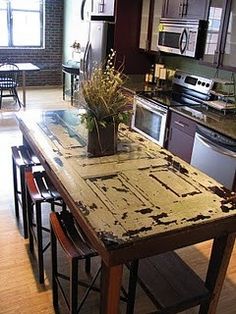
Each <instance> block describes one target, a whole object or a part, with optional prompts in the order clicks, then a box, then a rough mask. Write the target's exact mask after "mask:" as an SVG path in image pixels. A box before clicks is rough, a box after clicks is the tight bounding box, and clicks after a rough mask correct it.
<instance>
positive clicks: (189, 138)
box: [167, 112, 196, 163]
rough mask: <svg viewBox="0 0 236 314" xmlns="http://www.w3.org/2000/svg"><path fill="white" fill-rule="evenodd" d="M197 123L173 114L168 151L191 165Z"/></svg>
mask: <svg viewBox="0 0 236 314" xmlns="http://www.w3.org/2000/svg"><path fill="white" fill-rule="evenodd" d="M195 130H196V123H195V122H194V121H192V120H190V119H188V118H186V117H184V116H181V115H179V114H177V113H175V112H171V118H170V127H169V138H168V147H167V149H168V150H169V151H170V152H171V153H173V154H174V155H176V156H178V157H180V158H181V159H183V160H185V161H187V162H188V163H190V161H191V156H192V149H193V142H194V135H195Z"/></svg>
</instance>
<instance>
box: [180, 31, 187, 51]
mask: <svg viewBox="0 0 236 314" xmlns="http://www.w3.org/2000/svg"><path fill="white" fill-rule="evenodd" d="M184 38H185V39H186V42H185V45H184V46H183V41H184ZM187 45H188V32H187V30H186V28H184V29H183V31H182V33H181V35H180V37H179V51H180V54H181V55H182V54H183V53H184V52H185V50H186V48H187Z"/></svg>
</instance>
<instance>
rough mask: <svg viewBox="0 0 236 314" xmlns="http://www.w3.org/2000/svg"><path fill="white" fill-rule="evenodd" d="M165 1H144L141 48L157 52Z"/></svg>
mask: <svg viewBox="0 0 236 314" xmlns="http://www.w3.org/2000/svg"><path fill="white" fill-rule="evenodd" d="M163 1H164V0H143V4H142V16H141V27H140V41H139V48H141V49H144V50H146V51H157V33H158V25H159V20H160V18H161V15H162V7H163Z"/></svg>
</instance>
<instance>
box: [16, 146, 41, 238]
mask: <svg viewBox="0 0 236 314" xmlns="http://www.w3.org/2000/svg"><path fill="white" fill-rule="evenodd" d="M11 151H12V170H13V188H14V204H15V215H16V218H17V220H19V204H20V205H21V208H22V220H23V233H24V238H25V239H26V238H28V224H27V214H26V193H25V169H27V168H30V167H33V166H36V165H40V162H39V160H38V158H37V157H36V156H35V155H34V154H33V153H32V151H31V150H29V149H28V148H27V147H26V146H25V145H21V146H13V147H12V148H11ZM17 169H19V175H18V171H17Z"/></svg>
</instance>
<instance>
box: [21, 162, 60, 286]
mask: <svg viewBox="0 0 236 314" xmlns="http://www.w3.org/2000/svg"><path fill="white" fill-rule="evenodd" d="M25 182H26V191H27V214H28V224H29V228H28V230H29V247H30V251H31V252H32V253H34V245H35V244H36V247H37V250H36V251H37V252H36V257H37V268H38V281H39V283H44V258H43V256H44V252H45V251H46V250H47V248H48V247H49V245H50V242H48V243H47V244H46V245H45V246H43V232H47V233H49V232H50V229H49V228H47V227H45V226H43V223H42V204H43V203H49V204H50V209H51V211H55V205H58V206H60V207H62V208H63V209H64V210H65V209H66V205H65V203H64V202H63V200H62V198H61V196H60V194H59V193H58V192H57V190H56V189H55V187H54V186H53V184H52V182H51V180H50V179H49V178H48V176H47V175H46V173H45V171H34V167H33V168H32V169H26V171H25ZM33 218H34V219H33ZM48 220H49V219H48Z"/></svg>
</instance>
